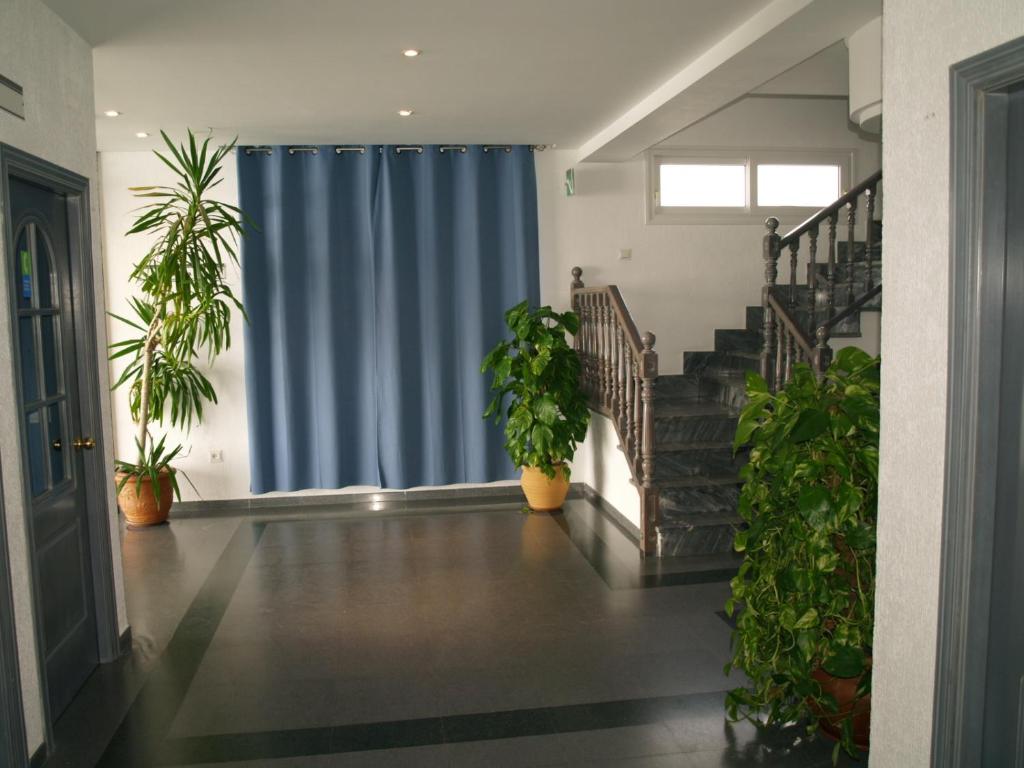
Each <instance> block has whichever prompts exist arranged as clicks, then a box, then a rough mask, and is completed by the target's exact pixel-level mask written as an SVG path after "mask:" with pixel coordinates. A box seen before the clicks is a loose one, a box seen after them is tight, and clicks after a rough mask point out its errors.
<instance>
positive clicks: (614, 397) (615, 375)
mask: <svg viewBox="0 0 1024 768" xmlns="http://www.w3.org/2000/svg"><path fill="white" fill-rule="evenodd" d="M608 316H609V320H610V322H609V331H608V332H609V334H610V335H611V342H612V355H611V367H610V370H611V377H612V381H611V386H610V387H609V388H608V391H609V392H610V393H611V394H610V400H611V414H612V420H613V421H614V422H615V424H616V426H618V423H619V417H618V412H619V317H618V315H616V314H615V305H614V303H613V304H612V306H611V307H609V309H608Z"/></svg>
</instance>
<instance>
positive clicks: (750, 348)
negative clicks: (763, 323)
mask: <svg viewBox="0 0 1024 768" xmlns="http://www.w3.org/2000/svg"><path fill="white" fill-rule="evenodd" d="M715 351H716V352H746V353H758V352H760V351H761V332H760V330H756V331H749V330H747V329H746V328H716V329H715Z"/></svg>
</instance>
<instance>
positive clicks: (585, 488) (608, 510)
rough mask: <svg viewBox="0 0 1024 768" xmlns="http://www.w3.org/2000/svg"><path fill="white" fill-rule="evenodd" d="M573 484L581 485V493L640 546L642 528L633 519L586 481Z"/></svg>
mask: <svg viewBox="0 0 1024 768" xmlns="http://www.w3.org/2000/svg"><path fill="white" fill-rule="evenodd" d="M573 485H578V486H579V492H580V495H581V496H582V497H583V498H584V499H586V500H587V501H589V502H590V503H591V504H593V505H594V506H595V507H597V508H598V509H600V510H601V511H602V512H603V513H604V514H605V516H606V517H607V518H608V519H609V520H610V521H611V522H612V523H613V524H614V525H615V527H616V528H618V529H619V530H620V531H622V532H623V533H624V534H625V535H626V536H628V537H629V538H630V539H631V540H632V541H633V543H634V544H636V545H637V546H639V544H640V528H638V527H637V526H636V525H634V524H633V521H632V520H630V519H629V518H627V517H626V516H625V515H624V514H622V513H621V512H619V510H618V509H616V508H615V505H614V504H612V503H611V502H610V501H608V500H607V499H606V498H605V497H604V496H602V495H601V494H599V493H598V492H597V491H595V490H594V489H593V488H591V487H590V486H589V485H587V484H586V483H573Z"/></svg>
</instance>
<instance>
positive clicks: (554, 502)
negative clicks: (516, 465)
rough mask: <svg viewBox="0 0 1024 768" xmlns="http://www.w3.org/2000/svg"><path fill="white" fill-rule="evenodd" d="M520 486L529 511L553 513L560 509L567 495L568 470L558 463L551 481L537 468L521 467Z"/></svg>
mask: <svg viewBox="0 0 1024 768" xmlns="http://www.w3.org/2000/svg"><path fill="white" fill-rule="evenodd" d="M521 485H522V486H523V493H524V494H526V503H527V504H529V505H530V509H532V510H533V511H534V512H554V511H555V510H558V509H561V508H562V505H563V504H564V503H565V497H566V496H567V495H568V494H569V468H568V467H566V466H565V464H564V463H562V462H559V463H558V464H556V465H555V477H554V479H552V478H550V477H548V476H547V475H545V474H544V473H543V472H541V471H540V470H539V469H538V468H537V467H523V477H522V480H521Z"/></svg>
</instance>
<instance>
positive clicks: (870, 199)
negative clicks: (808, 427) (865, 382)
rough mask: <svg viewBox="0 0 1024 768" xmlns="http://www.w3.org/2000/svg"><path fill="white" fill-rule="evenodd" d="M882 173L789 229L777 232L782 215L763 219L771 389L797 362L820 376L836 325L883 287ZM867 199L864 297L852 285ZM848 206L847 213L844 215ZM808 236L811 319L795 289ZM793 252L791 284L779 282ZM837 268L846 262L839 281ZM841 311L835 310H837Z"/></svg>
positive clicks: (766, 366)
mask: <svg viewBox="0 0 1024 768" xmlns="http://www.w3.org/2000/svg"><path fill="white" fill-rule="evenodd" d="M881 181H882V172H881V171H878V172H877V173H874V174H872V175H871V176H869V177H868V178H866V179H864V181H862V182H860V183H859V184H857V186H855V187H853V189H851V190H850V191H849V192H847V193H846V194H845V195H843V196H842V197H840V198H839V199H838V200H836V201H835V202H834V203H832V204H831V205H829V206H827V207H825V208H823V209H821V210H820V211H818V212H817V213H816V214H814V215H813V216H811V217H810V218H809V219H807V220H806V221H805V222H804V223H803V224H801V225H800V226H798V227H796V228H795V229H793V230H792V231H790V232H789V233H788V234H786V235H784V236H780V235H778V234H777V233H776V230H777V229H778V227H779V220H778V219H777V218H775V217H774V216H770V217H769V218H768V219H767V220H766V221H765V227H766V228H767V230H768V233H767V234H766V235H765V236H764V240H763V243H762V258H763V259H764V275H765V285H764V288H763V290H762V292H761V306H762V308H763V310H764V319H763V324H762V334H763V336H764V342H763V345H762V348H761V363H760V368H761V376H763V377H764V379H765V381H767V382H768V387H769V389H770V390H771V391H773V392H774V391H776V390H778V389H779V388H781V387H783V386H785V384H786V383H787V382H788V381H789V380H790V378H791V377H792V372H793V364H794V363H797V362H806V363H809V364H810V365H811V367H812V368H813V370H814V371H815V374H816V375H817V376H818V378H819V379H821V378H822V377H823V376H824V375H825V370H826V369H827V368H828V366H829V364H830V363H831V362H832V348H831V347H830V346H829V340H830V339H831V338H832V332H833V329H834V328H835V327H836V326H837V325H839V324H840V323H841V322H843V321H844V320H847V319H848V318H850V317H852V316H853V315H854V314H856V313H857V312H858V311H860V310H861V309H862V308H863V307H864V306H866V305H867V304H868V302H870V301H871V300H872V299H873V298H875V297H876V296H878V295H879V294H880V293H881V292H882V284H881V282H878V283H877V284H876V283H875V281H874V272H873V266H874V256H875V249H876V247H877V244H876V243H875V228H874V216H875V202H876V199H877V197H878V187H879V185H880V184H881ZM861 200H863V206H864V211H865V218H864V223H865V254H864V258H865V274H866V281H865V283H866V285H865V288H866V290H865V291H864V293H863V294H862V295H861V296H859V297H858V296H856V295H855V290H854V278H853V274H854V270H853V264H854V255H855V254H854V250H855V243H856V234H855V232H856V227H857V209H858V205H859V201H861ZM844 211H845V215H844ZM841 217H842V218H845V227H846V233H845V234H846V243H847V245H846V255H845V259H843V260H838V259H839V258H840V257H839V249H838V241H837V230H839V232H840V234H842V232H841V230H840V218H841ZM822 225H824V226H825V228H826V231H827V238H828V245H827V246H826V247H827V252H826V261H825V275H824V277H825V284H824V286H820V285H819V275H818V256H819V252H818V235H819V231H820V228H821V226H822ZM804 236H806V239H807V257H808V269H807V288H808V291H807V292H808V297H809V302H808V304H807V306H806V307H805V308H804V309H805V311H806V314H807V320H806V321H805V322H801V321H800V318H799V310H800V306H799V301H798V293H797V262H798V259H799V255H800V248H801V244H802V238H804ZM784 250H786V251H788V253H789V284H788V286H781V285H778V284H777V280H778V274H779V259H780V257H781V256H782V253H783V251H784ZM837 267H845V269H844V270H843V272H844V273H845V274H844V280H843V282H842V284H837V273H838V271H839V270H838V269H837ZM839 307H841V309H839V311H838V312H837V309H838V308H839Z"/></svg>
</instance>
